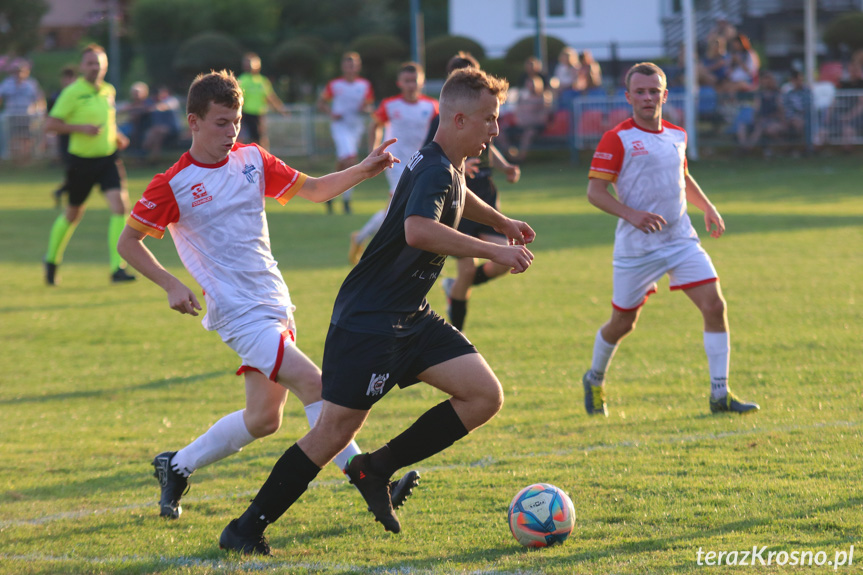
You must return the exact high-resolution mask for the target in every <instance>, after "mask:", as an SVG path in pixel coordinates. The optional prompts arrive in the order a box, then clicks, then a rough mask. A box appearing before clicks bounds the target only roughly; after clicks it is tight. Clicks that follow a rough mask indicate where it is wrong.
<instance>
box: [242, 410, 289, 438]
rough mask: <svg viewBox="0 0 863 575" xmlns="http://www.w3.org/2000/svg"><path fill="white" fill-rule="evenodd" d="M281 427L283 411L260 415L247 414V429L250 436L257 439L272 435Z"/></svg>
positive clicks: (272, 411) (271, 411) (269, 411)
mask: <svg viewBox="0 0 863 575" xmlns="http://www.w3.org/2000/svg"><path fill="white" fill-rule="evenodd" d="M281 427H282V413H281V410H267V411H263V412H259V413H249V412H248V411H247V412H246V428H247V429H248V431H249V434H250V435H251V436H252V437H254V438H256V439H260V438H261V437H267V436H268V435H272V434H274V433H275V432H277V431H278V430H279V428H281Z"/></svg>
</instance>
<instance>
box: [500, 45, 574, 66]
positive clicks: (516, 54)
mask: <svg viewBox="0 0 863 575" xmlns="http://www.w3.org/2000/svg"><path fill="white" fill-rule="evenodd" d="M545 43H546V47H547V57H548V60H547V61H546V62H543V63H542V65H543V71H544V72H546V73H548V72H549V67H551V64H552V63H553V62H555V61H556V60H557V55H558V54H560V51H561V50H563V49H564V48H565V47H566V42H564V41H563V40H561V39H560V38H555V37H554V36H546V37H545ZM535 55H536V37H535V36H527V37H525V38H522V39H521V40H519V41H518V42H516V43H515V44H513V45H512V46H510V47H509V50H507V51H506V56H504V59H505V60H506V61H507V62H510V63H513V64H519V65H522V64H524V61H525V60H527V59H528V58H529V57H530V56H535Z"/></svg>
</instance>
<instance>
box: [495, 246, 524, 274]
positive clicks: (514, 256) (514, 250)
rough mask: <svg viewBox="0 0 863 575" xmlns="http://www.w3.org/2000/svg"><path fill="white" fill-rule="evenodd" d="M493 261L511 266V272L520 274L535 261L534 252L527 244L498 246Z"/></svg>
mask: <svg viewBox="0 0 863 575" xmlns="http://www.w3.org/2000/svg"><path fill="white" fill-rule="evenodd" d="M492 261H493V262H495V263H498V264H501V265H504V266H506V267H508V268H510V270H509V273H511V274H520V273H522V272H524V271H526V270H527V268H529V267H530V264H531V263H533V253H531V251H530V250H529V249H527V246H525V245H508V246H498V253H496V254H495V256H494V257H493V258H492Z"/></svg>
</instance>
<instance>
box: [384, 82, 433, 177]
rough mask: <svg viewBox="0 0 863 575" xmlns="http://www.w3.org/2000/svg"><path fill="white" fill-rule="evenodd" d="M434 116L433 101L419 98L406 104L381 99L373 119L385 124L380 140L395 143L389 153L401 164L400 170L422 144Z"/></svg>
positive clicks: (402, 100)
mask: <svg viewBox="0 0 863 575" xmlns="http://www.w3.org/2000/svg"><path fill="white" fill-rule="evenodd" d="M437 113H438V102H437V100H435V99H434V98H429V97H428V96H425V95H423V94H420V96H419V98H418V99H417V101H416V102H408V101H407V100H405V99H404V98H402V97H401V96H393V97H391V98H385V99H384V100H383V101H382V102H381V103H380V106H378V109H377V110H375V119H376V120H377V121H378V123H380V124H385V127H384V140H389V139H390V138H397V139H398V142H396V143H395V144H393V145H392V146H390V147H389V151H390V152H392V154H393V156H395V157H396V158H398V159H399V160H401V162H402V163H401V166H402V167H403V166H404V165H405V163H407V161H408V160H409V159H410V158H411V156H413V155H414V153H415V152H416V151H417V150H419V149H420V148H422V147H423V144H425V141H426V134H428V130H429V124H430V123H431V121H432V118H434V117H435V116H436V115H437ZM396 166H399V164H396Z"/></svg>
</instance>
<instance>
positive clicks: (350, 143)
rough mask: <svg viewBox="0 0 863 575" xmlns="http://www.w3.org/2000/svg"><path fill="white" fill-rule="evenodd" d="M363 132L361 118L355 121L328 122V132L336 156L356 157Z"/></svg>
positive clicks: (340, 157) (342, 157)
mask: <svg viewBox="0 0 863 575" xmlns="http://www.w3.org/2000/svg"><path fill="white" fill-rule="evenodd" d="M364 132H365V129H364V127H363V122H362V119H358V120H356V121H350V120H333V121H332V122H331V123H330V134H332V136H333V143H334V144H335V145H336V158H337V159H339V160H344V159H345V158H352V157H356V155H357V154H358V153H359V146H360V139H361V138H362V137H363V133H364Z"/></svg>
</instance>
